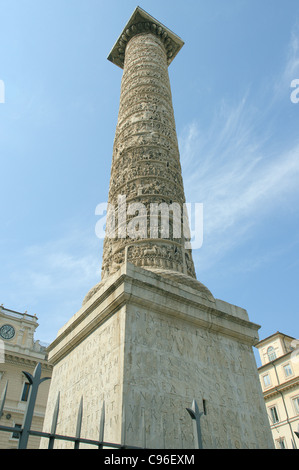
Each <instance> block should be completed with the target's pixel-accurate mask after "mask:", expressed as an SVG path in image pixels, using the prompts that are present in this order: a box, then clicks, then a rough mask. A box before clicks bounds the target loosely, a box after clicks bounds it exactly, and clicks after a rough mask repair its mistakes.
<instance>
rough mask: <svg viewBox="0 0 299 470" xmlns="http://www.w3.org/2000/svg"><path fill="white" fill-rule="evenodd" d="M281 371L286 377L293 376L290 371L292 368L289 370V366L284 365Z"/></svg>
mask: <svg viewBox="0 0 299 470" xmlns="http://www.w3.org/2000/svg"><path fill="white" fill-rule="evenodd" d="M283 370H284V374H285V376H286V377H289V376H290V375H293V371H292V368H291V365H290V364H286V365H285V366H283Z"/></svg>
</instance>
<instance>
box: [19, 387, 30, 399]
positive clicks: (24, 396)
mask: <svg viewBox="0 0 299 470" xmlns="http://www.w3.org/2000/svg"><path fill="white" fill-rule="evenodd" d="M29 390H30V383H28V382H25V383H24V387H23V392H22V397H21V400H22V401H27V400H28V396H29Z"/></svg>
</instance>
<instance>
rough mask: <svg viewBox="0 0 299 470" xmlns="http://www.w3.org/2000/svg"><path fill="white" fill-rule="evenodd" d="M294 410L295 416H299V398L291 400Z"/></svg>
mask: <svg viewBox="0 0 299 470" xmlns="http://www.w3.org/2000/svg"><path fill="white" fill-rule="evenodd" d="M293 403H294V408H295V412H296V413H297V415H299V396H298V397H295V398H293Z"/></svg>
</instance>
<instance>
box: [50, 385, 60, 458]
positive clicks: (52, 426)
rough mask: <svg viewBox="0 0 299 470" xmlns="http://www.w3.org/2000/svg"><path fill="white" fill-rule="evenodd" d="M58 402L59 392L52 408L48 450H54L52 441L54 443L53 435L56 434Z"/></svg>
mask: <svg viewBox="0 0 299 470" xmlns="http://www.w3.org/2000/svg"><path fill="white" fill-rule="evenodd" d="M59 400H60V392H58V395H57V400H56V405H55V408H54V413H53V418H52V425H51V437H50V438H49V445H48V449H53V448H54V441H55V437H54V435H55V433H56V427H57V421H58V414H59Z"/></svg>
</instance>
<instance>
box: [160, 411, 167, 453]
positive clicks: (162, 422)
mask: <svg viewBox="0 0 299 470" xmlns="http://www.w3.org/2000/svg"><path fill="white" fill-rule="evenodd" d="M161 429H162V436H163V438H162V439H163V441H162V443H163V447H162V449H165V448H166V445H165V442H166V441H165V429H164V419H163V414H161Z"/></svg>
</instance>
